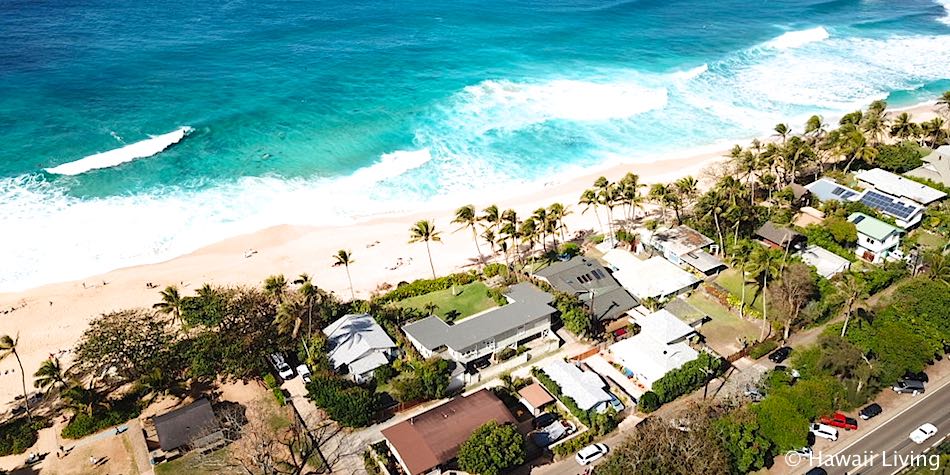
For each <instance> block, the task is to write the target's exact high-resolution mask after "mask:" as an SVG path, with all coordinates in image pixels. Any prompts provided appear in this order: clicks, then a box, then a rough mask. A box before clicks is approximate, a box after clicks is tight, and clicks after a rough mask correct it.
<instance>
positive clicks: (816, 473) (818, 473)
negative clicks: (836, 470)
mask: <svg viewBox="0 0 950 475" xmlns="http://www.w3.org/2000/svg"><path fill="white" fill-rule="evenodd" d="M805 475H828V471H827V470H825V469H823V468H821V467H814V468H812V469H811V470H809V471H807V472H805Z"/></svg>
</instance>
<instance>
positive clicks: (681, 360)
mask: <svg viewBox="0 0 950 475" xmlns="http://www.w3.org/2000/svg"><path fill="white" fill-rule="evenodd" d="M608 349H609V350H610V352H611V353H612V354H613V355H614V357H615V358H616V359H617V360H618V361H619V362H620V364H622V365H623V366H624V367H625V368H627V369H629V370H630V371H632V372H634V373H635V374H638V375H641V376H643V377H644V378H645V379H646V381H643V382H644V383H647V384H649V385H652V384H653V383H654V382H656V380H658V379H660V378H662V377H663V376H664V375H666V373H669V372H670V371H672V370H674V369H676V368H679V367H680V366H683V365H684V364H686V363H688V362H690V361H693V360H694V359H696V358H697V357H698V356H699V353H698V352H697V351H696V350H694V349H692V348H690V346H689V345H688V344H686V343H685V342H679V343H674V344H672V345H668V344H666V343H665V342H662V341H659V340H656V339H654V338H653V336H652V335H650V334H649V333H647V332H641V333H639V334H637V335H634V336H632V337H630V338H627V339H626V340H621V341H619V342H617V343H614V344H613V345H610V347H609V348H608Z"/></svg>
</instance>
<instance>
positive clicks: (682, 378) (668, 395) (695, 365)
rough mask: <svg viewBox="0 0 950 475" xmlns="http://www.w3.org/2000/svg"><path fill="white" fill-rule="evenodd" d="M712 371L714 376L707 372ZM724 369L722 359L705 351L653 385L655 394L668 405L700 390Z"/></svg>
mask: <svg viewBox="0 0 950 475" xmlns="http://www.w3.org/2000/svg"><path fill="white" fill-rule="evenodd" d="M707 369H710V370H712V374H708V373H707V372H706V370H707ZM722 369H723V364H722V359H721V358H719V357H718V356H713V355H711V354H709V353H706V352H705V351H703V352H700V353H699V356H698V357H697V358H696V359H695V360H693V361H689V362H687V363H686V364H684V365H683V366H681V367H679V368H677V369H674V370H673V371H670V372H669V373H666V375H665V376H663V377H662V378H660V379H658V380H656V382H655V383H653V392H655V393H656V395H657V396H658V397H659V398H660V401H661V402H662V403H664V404H665V403H668V402H670V401H672V400H674V399H676V398H678V397H680V396H682V395H684V394H686V393H688V392H691V391H693V390H695V389H698V388H699V387H701V386H702V385H703V384H705V383H706V381H707V380H708V379H709V378H712V377H715V376H717V375H718V374H719V373H720V372H721V371H722Z"/></svg>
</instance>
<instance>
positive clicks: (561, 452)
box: [551, 431, 594, 457]
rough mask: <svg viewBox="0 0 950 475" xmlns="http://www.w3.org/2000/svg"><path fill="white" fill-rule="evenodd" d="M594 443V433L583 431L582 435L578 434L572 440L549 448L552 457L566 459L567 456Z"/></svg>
mask: <svg viewBox="0 0 950 475" xmlns="http://www.w3.org/2000/svg"><path fill="white" fill-rule="evenodd" d="M593 441H594V432H593V431H585V432H584V433H581V434H578V435H577V437H574V438H573V439H568V440H565V441H564V442H562V443H560V444H558V445H555V446H554V447H551V451H553V452H554V455H557V456H558V457H566V456H568V455H571V454H573V453H574V452H577V451H578V450H580V449H583V448H584V447H587V446H588V445H590V443H591V442H593Z"/></svg>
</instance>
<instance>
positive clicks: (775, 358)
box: [769, 346, 792, 364]
mask: <svg viewBox="0 0 950 475" xmlns="http://www.w3.org/2000/svg"><path fill="white" fill-rule="evenodd" d="M791 353H792V349H791V348H789V347H787V346H783V347H781V348H779V349H777V350H775V351H773V352H772V354H771V355H769V361H771V362H773V363H776V364H778V363H781V362H783V361H785V359H786V358H788V355H790V354H791Z"/></svg>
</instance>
